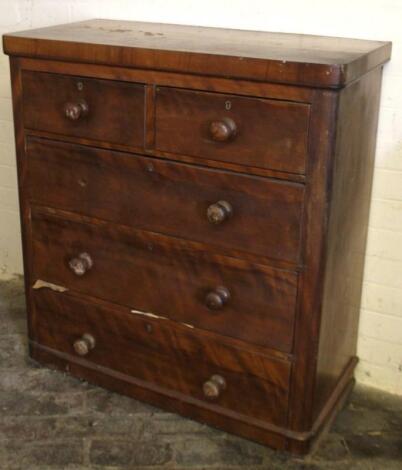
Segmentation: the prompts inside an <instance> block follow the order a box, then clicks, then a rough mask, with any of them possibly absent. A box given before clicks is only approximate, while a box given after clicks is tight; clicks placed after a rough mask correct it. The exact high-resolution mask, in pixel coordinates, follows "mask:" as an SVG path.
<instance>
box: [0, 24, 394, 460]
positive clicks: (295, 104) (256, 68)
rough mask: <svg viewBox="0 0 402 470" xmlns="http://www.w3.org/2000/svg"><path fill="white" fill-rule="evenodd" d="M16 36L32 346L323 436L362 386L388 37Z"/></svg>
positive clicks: (173, 405)
mask: <svg viewBox="0 0 402 470" xmlns="http://www.w3.org/2000/svg"><path fill="white" fill-rule="evenodd" d="M3 41H4V46H5V50H6V52H8V53H10V54H11V55H12V57H11V60H10V63H11V73H12V87H13V109H14V122H15V135H16V148H17V165H18V179H19V195H20V207H21V222H22V235H23V250H24V269H25V281H26V295H27V308H28V321H29V338H30V354H31V356H32V357H33V358H35V359H36V360H38V361H40V362H42V363H44V364H48V365H50V366H53V367H57V368H59V369H61V370H68V371H69V372H70V373H72V374H73V375H76V376H78V377H81V378H83V379H85V380H88V381H91V382H94V383H97V384H99V385H102V386H105V387H107V388H109V389H112V390H115V391H118V392H120V393H124V394H127V395H129V396H132V397H136V398H138V399H141V400H144V401H148V402H150V403H152V404H153V405H156V406H161V407H164V408H166V409H169V410H171V411H175V412H178V413H181V414H183V415H185V416H190V417H192V418H195V419H198V420H201V421H203V422H207V423H209V424H211V425H213V426H217V427H220V428H222V429H225V430H227V431H229V432H233V433H235V434H239V435H241V436H244V437H247V438H250V439H254V440H256V441H258V442H261V443H263V444H267V445H270V446H273V447H275V448H277V449H283V450H287V451H290V452H293V453H297V454H305V453H307V452H309V451H310V450H311V449H312V448H313V446H314V445H316V443H317V442H319V440H320V437H321V436H322V435H323V434H324V433H325V429H327V428H328V426H329V425H330V423H331V422H332V420H333V419H334V417H335V416H336V413H337V412H338V410H339V409H340V408H341V406H342V404H343V403H344V402H345V400H346V399H347V396H348V394H349V393H350V390H351V388H352V387H353V383H354V380H353V371H354V368H355V366H356V363H357V358H356V356H355V354H356V327H357V321H358V312H359V302H360V294H361V282H362V281H361V278H362V269H363V254H364V248H365V239H366V233H367V218H368V209H369V201H370V188H371V180H372V167H373V158H374V149H375V133H376V125H377V116H378V107H379V96H380V82H381V80H380V79H381V72H382V64H383V63H384V62H385V61H386V60H388V59H389V55H390V43H378V42H372V41H360V40H359V41H356V40H344V39H334V38H320V37H306V36H299V35H282V34H276V33H258V32H251V33H249V32H240V31H228V30H215V29H208V28H191V27H178V26H172V25H150V24H144V23H142V24H140V23H127V22H109V21H105V20H93V21H89V22H82V23H77V24H74V25H63V26H56V27H51V28H48V29H43V30H37V31H34V32H32V33H30V32H29V33H17V34H8V35H6V36H5V37H4V38H3ZM52 59H55V60H52ZM345 85H346V86H345ZM127 358H130V360H127Z"/></svg>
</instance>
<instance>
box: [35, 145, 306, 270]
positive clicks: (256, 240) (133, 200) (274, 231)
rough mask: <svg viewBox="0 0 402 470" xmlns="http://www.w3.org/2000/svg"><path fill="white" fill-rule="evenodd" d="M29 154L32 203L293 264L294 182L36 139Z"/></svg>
mask: <svg viewBox="0 0 402 470" xmlns="http://www.w3.org/2000/svg"><path fill="white" fill-rule="evenodd" d="M27 153H28V169H29V170H28V171H29V178H28V184H29V191H28V193H29V197H30V198H31V200H32V201H34V202H36V203H38V204H41V205H46V206H51V207H57V208H60V209H64V210H69V211H73V212H78V213H81V214H84V215H88V216H92V217H96V218H100V219H105V220H109V221H113V222H118V223H121V224H124V225H130V226H134V227H136V228H140V229H144V230H150V231H154V232H160V233H164V234H168V235H174V236H177V237H180V238H185V239H188V240H195V241H199V242H203V243H207V244H211V245H214V247H215V251H218V252H219V250H220V249H222V250H237V251H241V252H249V253H253V254H256V255H259V256H264V257H267V258H272V259H276V260H282V261H287V262H291V263H297V262H298V261H299V252H300V233H301V217H302V205H303V197H304V187H303V186H302V185H300V184H295V183H285V182H280V181H275V180H269V179H267V178H259V177H253V176H247V175H241V174H235V173H229V172H225V171H219V170H211V169H206V168H202V167H197V166H190V165H185V164H180V163H174V162H167V161H163V160H162V161H161V160H156V159H151V158H146V157H140V156H136V155H131V154H126V153H122V152H111V151H106V150H97V149H93V148H89V147H83V146H77V145H68V144H62V143H58V142H52V141H41V140H38V139H29V140H28V143H27ZM49 175H51V177H49Z"/></svg>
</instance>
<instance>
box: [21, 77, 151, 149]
mask: <svg viewBox="0 0 402 470" xmlns="http://www.w3.org/2000/svg"><path fill="white" fill-rule="evenodd" d="M22 89H23V99H24V126H25V127H26V128H28V129H34V130H42V131H48V132H52V133H55V134H69V135H73V136H76V137H86V138H89V139H93V140H95V141H96V140H107V141H109V142H112V143H121V144H125V145H137V146H143V143H144V101H145V97H144V87H143V86H142V85H137V84H128V83H122V82H116V81H111V80H96V79H89V78H85V77H68V76H61V75H54V74H47V73H39V74H38V72H31V71H24V72H23V73H22Z"/></svg>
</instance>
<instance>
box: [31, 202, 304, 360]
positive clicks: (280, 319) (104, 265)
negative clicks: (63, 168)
mask: <svg viewBox="0 0 402 470" xmlns="http://www.w3.org/2000/svg"><path fill="white" fill-rule="evenodd" d="M32 223H33V234H32V245H33V264H34V267H35V268H34V277H35V279H42V280H44V281H47V282H51V283H55V284H60V285H62V286H64V287H66V288H68V289H72V290H74V291H77V292H81V293H82V294H87V295H91V296H93V297H98V298H101V299H105V300H110V301H113V302H116V303H119V304H123V305H127V306H130V307H131V308H132V309H135V310H141V311H143V312H149V313H151V314H153V315H157V316H160V317H169V318H171V319H174V320H176V321H180V322H183V323H187V324H190V325H192V326H195V327H199V328H205V329H207V330H211V331H216V332H219V333H222V334H225V335H228V336H232V337H235V338H240V339H244V340H247V341H250V342H252V343H255V344H261V345H265V346H269V347H273V348H276V349H278V350H280V351H284V352H289V351H290V350H291V347H292V339H293V324H294V310H295V304H296V290H297V275H296V274H295V273H293V272H289V271H280V270H274V269H272V268H270V267H269V266H265V265H258V264H254V263H249V262H246V261H243V260H240V259H235V258H226V257H223V256H219V255H215V254H213V253H206V252H204V251H201V250H200V251H195V250H192V249H190V248H189V246H188V245H187V244H186V243H185V242H179V241H178V240H177V241H175V240H172V239H170V238H169V237H163V236H160V235H156V234H151V233H148V234H147V233H144V232H138V231H136V232H134V231H132V230H129V229H127V228H124V227H123V226H122V227H115V226H110V225H107V224H104V223H103V224H97V225H93V224H88V223H81V222H77V221H74V220H67V219H66V216H64V217H63V218H61V217H55V216H54V215H53V216H52V215H48V214H47V213H45V212H38V211H35V210H34V211H33V213H32ZM82 253H87V255H88V256H90V258H91V260H92V262H93V266H92V267H91V269H88V270H87V271H86V272H85V273H83V274H81V271H80V272H79V273H76V272H75V271H74V269H72V268H71V263H72V260H76V259H77V257H79V256H82ZM220 286H223V287H225V288H226V289H227V290H228V291H229V292H230V299H227V300H226V302H225V303H224V305H222V307H221V308H218V309H216V308H211V305H210V304H211V302H212V301H211V302H210V300H208V296H211V294H212V293H214V292H215V291H216V290H217V289H218V288H219V287H220Z"/></svg>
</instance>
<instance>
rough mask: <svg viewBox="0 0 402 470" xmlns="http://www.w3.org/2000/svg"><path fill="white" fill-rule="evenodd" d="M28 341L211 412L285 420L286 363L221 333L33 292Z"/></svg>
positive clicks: (47, 293) (281, 421)
mask: <svg viewBox="0 0 402 470" xmlns="http://www.w3.org/2000/svg"><path fill="white" fill-rule="evenodd" d="M33 300H34V308H35V310H34V317H33V323H34V332H35V335H34V337H33V339H34V340H35V341H36V342H38V343H40V344H42V345H44V346H46V347H48V348H52V349H54V350H57V351H60V352H63V353H67V354H70V355H76V356H77V355H78V354H79V355H80V356H81V357H83V358H84V359H86V360H88V361H89V362H90V363H93V364H96V365H99V366H102V367H105V368H108V369H112V370H115V371H118V372H120V373H123V374H126V375H128V376H131V377H135V378H137V379H140V380H143V381H146V382H147V383H149V384H152V385H156V386H157V387H158V388H159V389H166V390H168V391H174V392H179V393H181V394H184V395H185V396H188V397H191V398H193V399H194V398H195V399H197V400H199V401H200V402H208V403H213V404H215V405H216V406H217V409H216V411H219V409H221V410H225V409H227V410H231V411H232V412H236V413H239V414H241V415H244V416H251V417H253V418H257V419H260V420H266V421H268V422H272V423H274V424H277V425H285V424H286V414H287V404H288V394H289V392H288V386H289V374H290V364H289V363H288V362H287V361H285V360H281V359H279V358H272V357H267V356H265V355H263V354H260V353H256V352H251V351H248V350H247V349H244V348H241V349H239V348H237V347H235V346H233V344H232V343H230V342H229V341H228V340H226V339H225V338H220V337H217V336H216V335H211V334H206V333H203V332H201V331H197V330H193V329H190V328H187V327H185V326H180V325H174V324H173V323H172V322H169V321H163V320H157V319H152V318H144V317H141V316H139V315H134V314H131V313H129V311H128V309H127V310H124V309H122V308H119V309H118V308H117V307H116V308H112V307H110V306H105V305H103V304H102V305H100V304H99V303H89V302H86V301H84V300H82V299H80V298H78V297H74V296H70V295H66V294H59V293H54V292H52V291H50V290H48V289H41V290H39V291H35V293H34V295H33Z"/></svg>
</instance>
